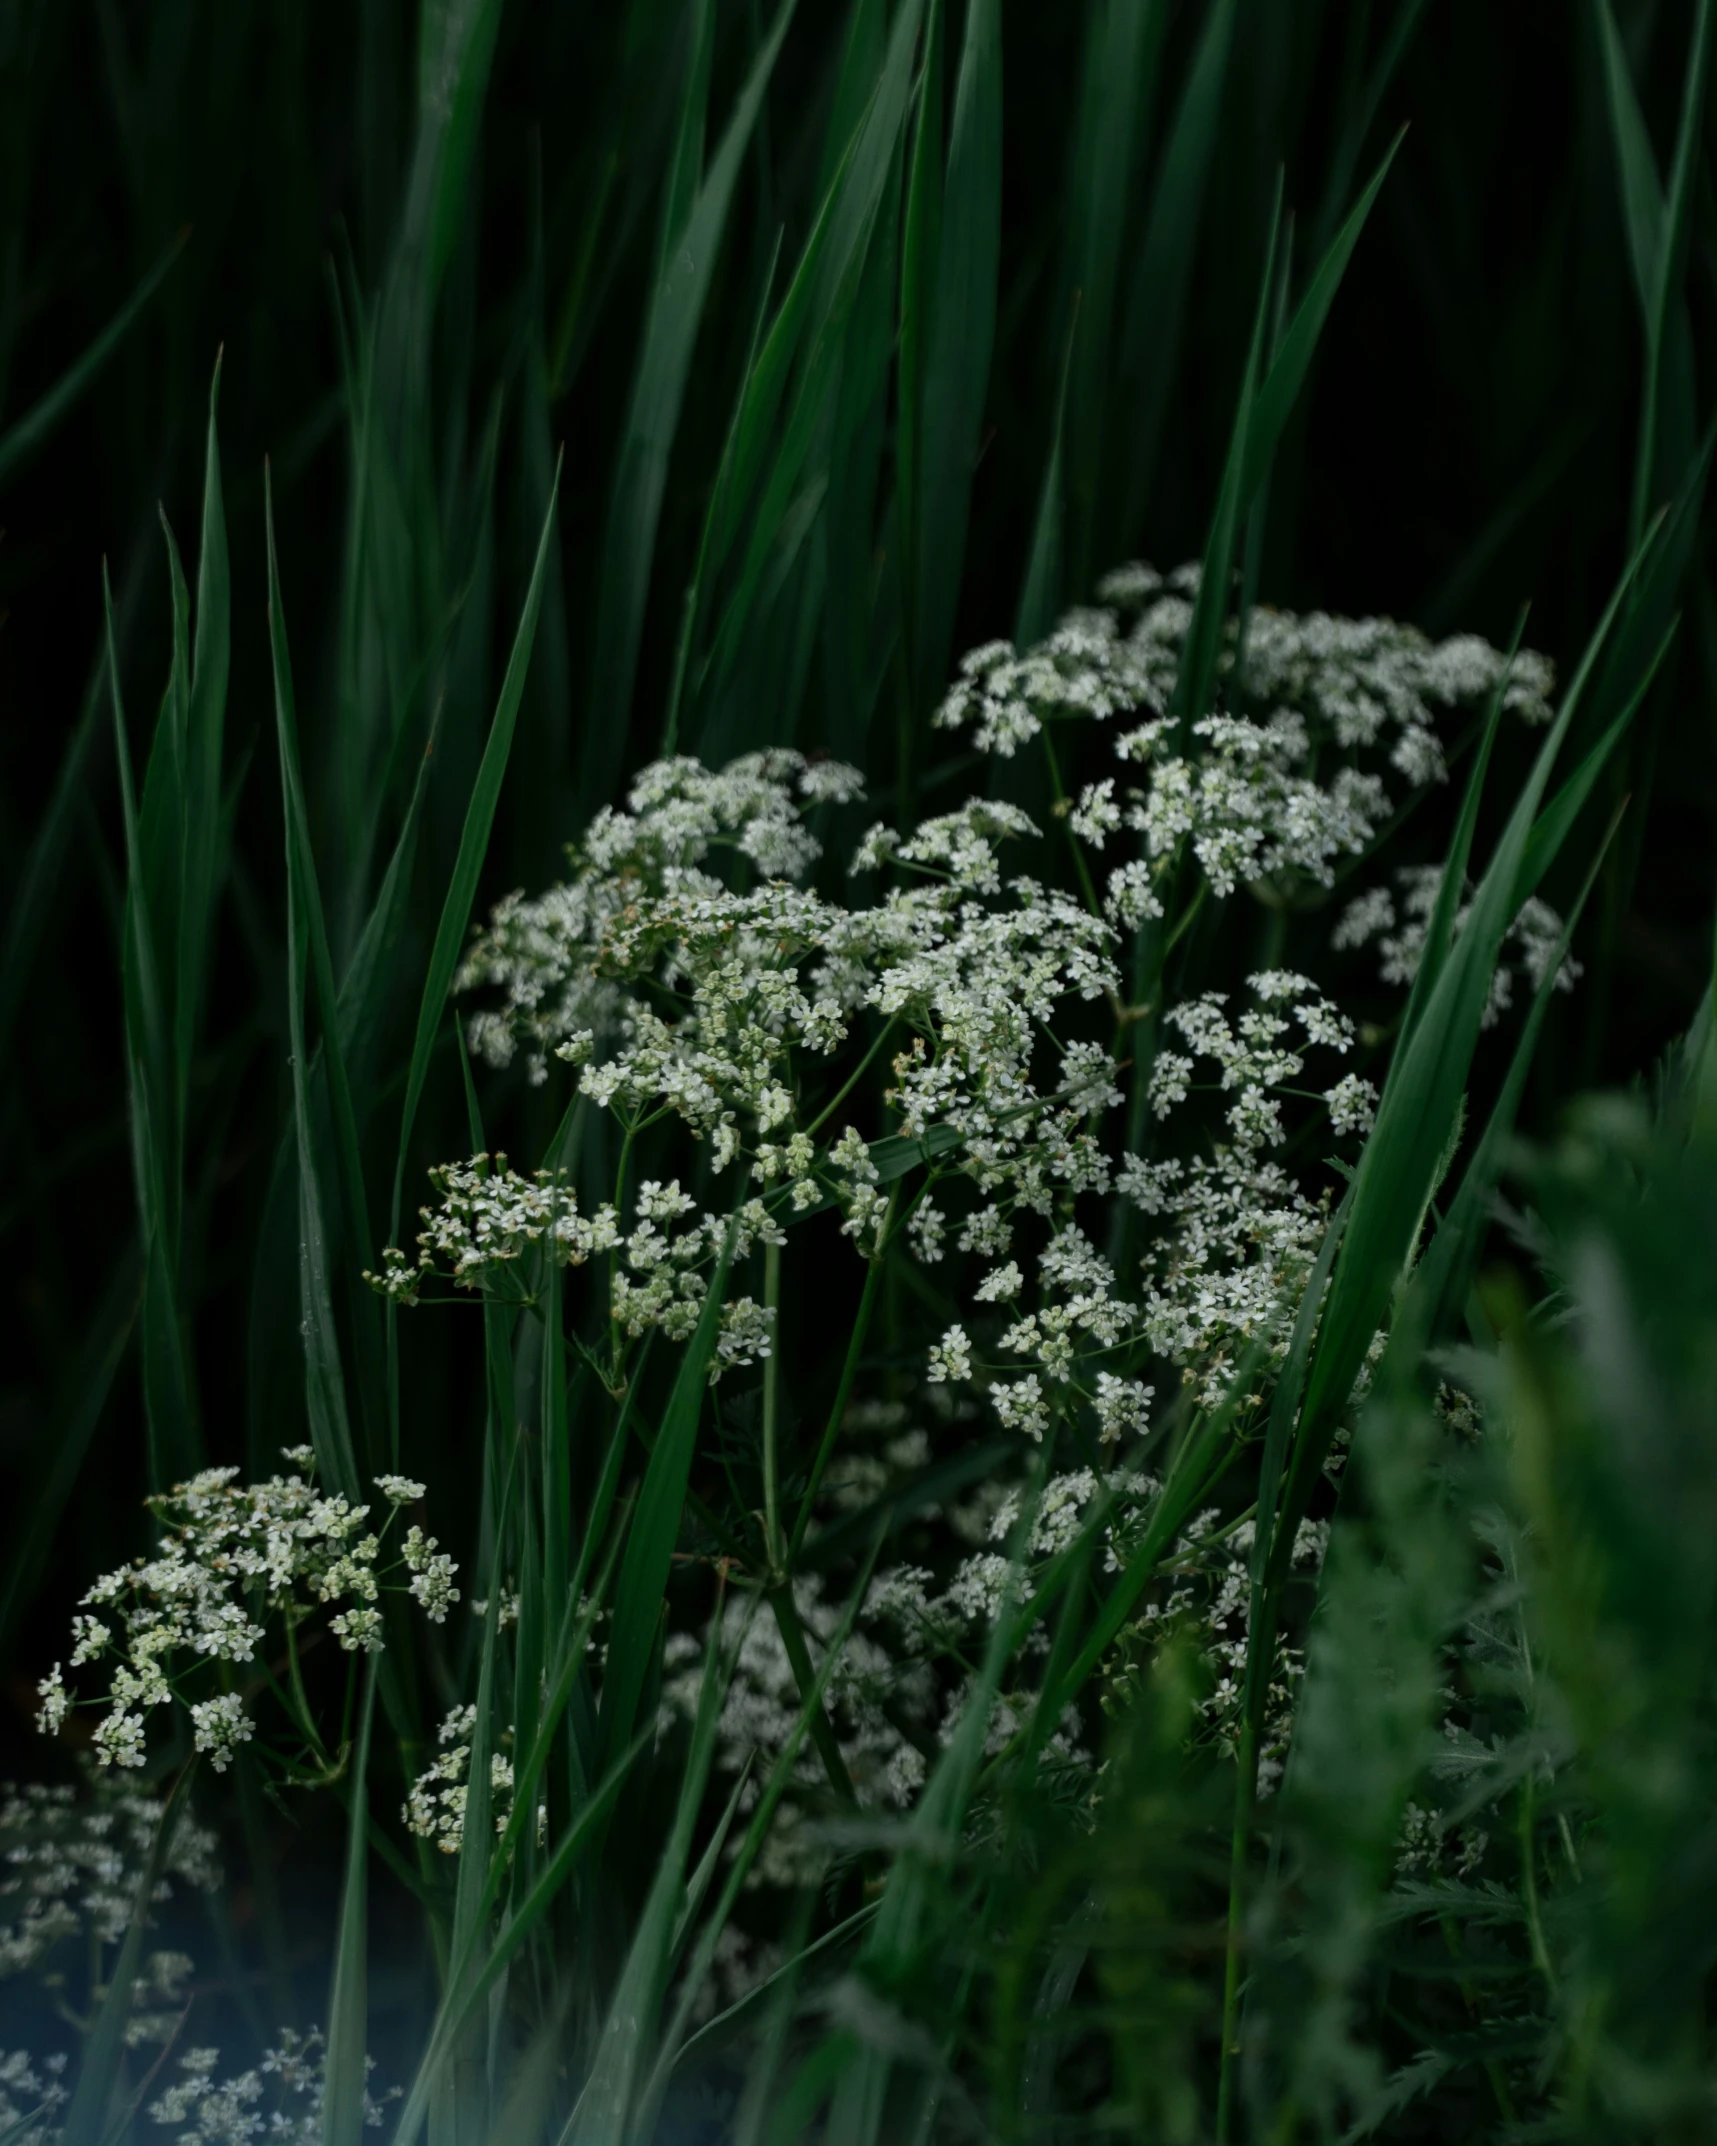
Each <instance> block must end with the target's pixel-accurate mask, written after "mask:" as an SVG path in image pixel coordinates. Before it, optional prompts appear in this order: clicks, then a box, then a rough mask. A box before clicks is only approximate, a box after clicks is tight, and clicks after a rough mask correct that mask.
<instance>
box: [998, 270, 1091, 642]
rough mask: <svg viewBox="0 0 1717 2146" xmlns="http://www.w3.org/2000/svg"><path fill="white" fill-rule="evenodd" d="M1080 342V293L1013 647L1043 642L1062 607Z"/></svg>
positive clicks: (1057, 397) (1063, 367)
mask: <svg viewBox="0 0 1717 2146" xmlns="http://www.w3.org/2000/svg"><path fill="white" fill-rule="evenodd" d="M1078 341H1079V305H1078V299H1077V294H1075V302H1074V308H1073V318H1072V319H1071V320H1070V321H1069V322H1068V324H1067V343H1066V347H1065V348H1064V350H1063V351H1062V354H1061V382H1060V385H1059V386H1058V387H1057V389H1056V391H1055V426H1054V429H1053V431H1052V432H1051V434H1050V442H1049V460H1048V462H1047V463H1046V464H1045V465H1044V471H1043V483H1042V486H1041V487H1040V488H1039V491H1038V495H1037V516H1036V519H1035V520H1034V522H1033V524H1032V532H1031V552H1030V555H1029V557H1028V558H1027V560H1026V568H1025V580H1024V582H1023V583H1022V584H1021V587H1020V592H1019V609H1018V611H1017V612H1016V613H1015V614H1014V646H1015V648H1022V649H1023V648H1029V647H1030V646H1031V645H1032V643H1033V642H1034V641H1041V640H1042V639H1043V637H1044V635H1045V634H1046V633H1047V632H1048V631H1049V629H1050V627H1051V626H1052V625H1053V624H1054V623H1055V617H1056V613H1057V612H1058V611H1059V610H1060V609H1061V590H1062V552H1063V545H1064V534H1063V532H1064V525H1065V523H1066V519H1067V501H1066V487H1065V482H1064V480H1063V477H1062V442H1063V439H1064V436H1065V433H1066V428H1067V383H1068V381H1069V380H1070V379H1071V377H1072V373H1073V353H1074V350H1075V348H1076V347H1077V345H1078Z"/></svg>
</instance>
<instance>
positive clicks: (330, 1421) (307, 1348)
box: [266, 502, 361, 1503]
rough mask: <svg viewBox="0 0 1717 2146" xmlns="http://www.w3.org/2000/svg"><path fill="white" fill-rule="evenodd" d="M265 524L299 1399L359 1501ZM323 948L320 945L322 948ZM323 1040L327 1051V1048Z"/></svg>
mask: <svg viewBox="0 0 1717 2146" xmlns="http://www.w3.org/2000/svg"><path fill="white" fill-rule="evenodd" d="M266 521H267V529H268V629H269V654H270V659H271V663H272V667H273V676H274V719H275V732H276V737H277V741H278V746H279V753H280V787H281V793H282V797H283V800H284V803H285V816H286V841H285V847H286V920H287V921H286V966H287V977H286V988H287V1026H288V1032H289V1034H290V1037H291V1044H292V1121H293V1131H294V1138H295V1142H296V1147H297V1164H298V1294H299V1319H300V1327H301V1331H302V1334H303V1340H304V1403H305V1413H306V1415H307V1417H308V1419H309V1424H310V1442H311V1444H312V1446H313V1447H314V1448H315V1453H316V1463H317V1467H318V1469H319V1470H320V1472H321V1475H322V1480H323V1481H324V1482H325V1483H326V1484H327V1485H328V1487H329V1488H330V1489H332V1490H336V1491H338V1492H339V1493H340V1494H341V1495H342V1496H343V1497H346V1498H349V1499H351V1500H352V1501H353V1503H358V1502H361V1489H360V1483H359V1475H358V1461H357V1453H356V1450H355V1448H354V1446H353V1443H352V1429H351V1419H350V1416H349V1414H348V1411H347V1407H346V1382H345V1373H344V1370H343V1369H342V1367H341V1363H340V1345H339V1340H338V1337H337V1335H336V1333H335V1330H334V1307H333V1296H332V1290H331V1287H330V1280H329V1261H328V1240H327V1228H326V1224H325V1221H324V1215H323V1205H322V1191H321V1171H320V1165H319V1162H318V1158H317V1153H316V1140H315V1135H314V1129H313V1115H312V1111H311V1107H310V1061H309V1053H308V1047H307V1045H306V1042H305V1025H304V1002H305V998H306V995H307V989H308V970H309V967H310V965H311V959H312V954H311V949H312V942H313V941H314V939H315V938H316V936H317V935H316V932H315V929H314V926H315V923H316V922H317V921H319V918H320V910H321V902H320V897H319V896H318V894H317V891H316V880H315V863H314V859H313V858H312V857H311V855H310V850H309V843H308V838H307V835H306V832H305V829H304V825H303V819H302V810H303V800H302V795H301V790H300V782H299V775H298V753H297V733H298V723H297V715H296V712H295V708H294V700H293V691H292V666H291V660H290V658H289V656H288V654H287V646H286V614H285V609H284V607H283V605H282V603H281V597H280V568H279V561H278V559H277V557H276V555H275V549H274V518H273V511H272V502H270V503H269V505H268V509H267V512H266ZM322 951H323V952H325V945H324V948H323V949H322ZM323 1043H324V1056H325V1059H326V1060H327V1062H328V1063H329V1064H330V1065H332V1064H333V1063H334V1062H336V1060H337V1037H336V1036H335V1035H334V1034H333V1032H332V1031H331V1030H330V1031H329V1032H327V1033H325V1034H324V1037H323ZM330 1046H332V1047H333V1048H332V1049H330Z"/></svg>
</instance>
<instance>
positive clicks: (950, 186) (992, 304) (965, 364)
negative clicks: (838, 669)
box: [913, 0, 1002, 710]
mask: <svg viewBox="0 0 1717 2146" xmlns="http://www.w3.org/2000/svg"><path fill="white" fill-rule="evenodd" d="M1001 219H1002V18H1001V7H1000V0H970V5H969V6H968V8H967V11H966V34H965V38H964V41H963V43H962V46H961V51H960V71H959V75H958V78H957V80H956V83H955V89H954V116H953V121H952V124H951V126H950V128H949V133H948V165H947V173H946V177H945V180H944V183H943V188H942V197H941V225H942V231H941V245H940V247H939V248H938V252H937V261H936V278H935V286H934V290H933V292H932V295H931V305H930V315H929V321H928V326H927V329H926V335H925V347H924V399H923V404H922V416H921V424H922V430H921V432H920V434H919V437H918V442H917V450H916V451H917V454H918V458H919V484H920V497H919V526H918V544H917V573H918V582H917V590H916V596H915V602H914V612H913V615H914V619H915V623H916V631H917V636H918V638H917V645H916V647H915V649H914V651H913V656H914V661H915V664H916V671H917V676H916V685H915V692H914V696H913V697H914V702H915V704H916V706H917V707H918V708H919V709H920V710H922V709H924V708H927V707H928V706H929V705H930V703H931V702H932V701H933V700H934V699H935V698H937V697H938V695H939V694H940V692H941V688H942V681H943V678H944V676H945V674H946V672H947V669H948V663H949V657H950V651H951V648H952V644H953V638H954V614H955V609H956V606H957V604H958V601H959V593H960V578H961V573H962V570H963V567H964V563H965V556H966V529H967V522H968V518H969V516H970V513H971V499H972V479H973V475H974V472H975V470H976V467H977V457H978V438H979V432H980V428H981V427H982V424H983V417H984V404H985V400H986V398H987V396H988V393H989V384H990V355H991V351H992V349H993V346H994V343H995V333H996V297H997V287H998V278H999V273H1000V267H1001Z"/></svg>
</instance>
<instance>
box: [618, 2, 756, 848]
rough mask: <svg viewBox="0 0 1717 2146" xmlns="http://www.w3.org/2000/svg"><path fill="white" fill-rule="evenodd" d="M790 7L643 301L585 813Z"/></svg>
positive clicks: (621, 710)
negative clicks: (718, 269)
mask: <svg viewBox="0 0 1717 2146" xmlns="http://www.w3.org/2000/svg"><path fill="white" fill-rule="evenodd" d="M795 5H796V0H782V6H781V8H780V10H779V12H778V13H777V15H776V18H775V22H774V25H773V27H772V28H771V30H770V32H769V35H768V37H767V38H766V40H765V41H764V45H763V49H762V50H761V51H760V52H759V54H758V55H757V59H756V62H755V64H754V65H753V67H752V69H751V72H750V74H749V75H748V76H747V78H746V81H745V83H744V85H743V87H742V88H741V90H740V92H739V95H738V97H737V98H736V100H735V102H734V108H733V115H732V117H731V118H730V119H729V121H728V124H727V130H726V132H725V133H724V134H723V136H722V139H721V143H720V146H719V147H718V148H717V150H716V152H715V155H714V157H713V158H712V159H711V161H710V167H709V170H708V172H707V173H706V174H705V175H704V179H703V183H702V185H701V186H700V187H699V189H698V192H697V198H696V200H695V201H694V202H693V204H692V207H691V210H690V213H689V215H688V216H687V218H686V221H685V224H684V227H683V230H682V232H681V234H680V237H679V240H678V243H677V244H676V245H675V246H674V247H673V248H672V249H671V251H670V255H669V258H668V261H667V263H666V267H665V272H664V274H663V276H662V279H661V281H660V282H659V283H658V284H657V286H656V288H655V291H654V293H653V295H652V297H651V301H650V312H649V318H648V320H647V322H646V324H645V329H644V347H643V350H642V352H641V354H640V357H639V361H638V368H637V372H636V374H635V376H634V379H633V385H632V396H631V401H630V403H629V405H628V408H627V412H626V418H625V422H624V424H623V426H622V429H621V440H620V451H619V457H618V460H617V462H616V465H615V471H614V480H613V487H612V490H611V492H610V495H609V508H608V523H607V530H606V534H605V537H604V540H603V545H602V567H601V579H600V583H599V587H598V592H597V599H596V627H595V646H594V652H593V655H592V659H591V662H592V667H591V693H590V704H589V714H588V717H587V720H586V725H585V731H584V741H583V753H582V756H581V786H580V787H581V802H582V804H583V807H584V810H585V811H586V813H588V812H591V811H594V810H595V808H596V807H597V806H598V805H599V804H602V803H605V802H606V801H607V799H608V796H609V794H610V792H611V791H612V789H613V787H614V783H615V780H616V777H617V776H618V773H619V769H620V761H621V755H622V751H623V748H624V744H625V735H626V725H627V721H628V718H629V715H630V712H631V706H632V687H633V681H634V678H635V676H636V673H637V666H638V643H639V638H640V636H641V635H642V633H643V628H644V611H645V606H646V603H647V601H648V598H649V590H650V567H651V562H652V560H653V559H654V557H655V551H656V528H657V524H658V522H659V521H660V518H661V511H662V493H663V489H664V487H665V485H666V483H667V475H668V456H669V454H670V452H671V451H672V448H673V443H674V435H675V434H676V432H677V431H678V429H679V420H680V406H681V404H682V402H683V400H684V397H685V387H686V376H687V374H688V372H689V370H690V367H691V361H692V349H693V346H694V344H695V343H696V340H697V332H698V326H699V323H700V322H701V320H702V318H703V309H704V301H705V299H706V298H707V297H708V295H709V286H710V278H711V276H712V275H713V274H714V271H715V261H716V255H717V252H718V251H719V249H720V245H721V238H722V233H723V231H724V229H725V228H726V224H727V214H728V209H729V207H730V205H731V203H732V200H733V192H734V187H735V185H736V184H737V182H738V179H739V172H740V166H741V164H742V162H743V160H744V156H745V149H746V145H747V143H748V142H749V141H750V139H751V130H752V128H753V127H754V126H755V125H756V123H757V116H758V113H759V112H760V111H761V109H762V105H763V96H764V92H765V90H766V89H767V88H768V86H769V77H770V75H771V73H772V72H773V71H774V66H775V58H776V55H777V53H778V52H779V51H780V49H781V43H782V40H783V38H784V37H785V36H786V34H787V26H788V24H789V23H790V22H791V20H792V18H793V10H794V7H795Z"/></svg>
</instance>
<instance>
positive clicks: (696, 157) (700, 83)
mask: <svg viewBox="0 0 1717 2146" xmlns="http://www.w3.org/2000/svg"><path fill="white" fill-rule="evenodd" d="M714 57H715V9H714V7H713V6H712V5H711V0H688V4H687V7H686V87H685V94H684V95H683V96H682V98H681V99H680V121H679V127H678V129H677V131H676V133H675V136H674V149H673V155H672V156H671V157H670V159H669V161H668V178H667V184H666V186H665V187H664V188H663V191H662V220H661V227H660V230H659V231H658V234H657V239H656V271H655V274H654V276H653V277H652V279H651V281H652V283H654V284H659V283H660V282H661V280H662V277H663V274H664V272H665V270H666V268H667V265H668V259H669V256H670V254H671V252H672V249H673V246H674V242H675V241H676V240H677V239H678V238H679V236H680V234H681V232H682V231H684V229H685V227H686V223H687V221H688V219H689V218H690V216H691V211H692V204H693V203H694V202H695V201H696V199H697V194H698V187H699V186H700V185H701V183H702V181H703V167H704V135H705V131H706V129H707V127H708V124H709V77H710V67H711V63H712V61H713V60H714Z"/></svg>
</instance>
